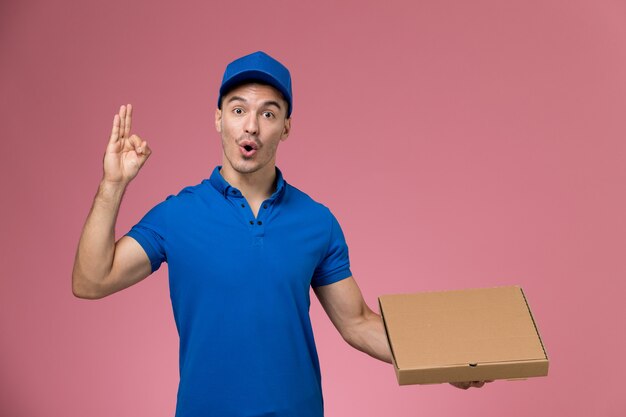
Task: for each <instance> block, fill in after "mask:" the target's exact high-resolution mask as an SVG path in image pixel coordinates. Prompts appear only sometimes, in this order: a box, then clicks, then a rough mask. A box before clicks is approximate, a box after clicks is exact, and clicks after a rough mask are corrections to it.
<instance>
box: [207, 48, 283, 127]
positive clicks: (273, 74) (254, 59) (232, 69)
mask: <svg viewBox="0 0 626 417" xmlns="http://www.w3.org/2000/svg"><path fill="white" fill-rule="evenodd" d="M255 81H257V82H261V83H263V84H268V85H271V86H272V87H274V88H275V89H277V90H278V91H280V92H281V93H282V95H283V97H284V98H285V100H286V101H287V104H288V105H289V107H288V109H287V117H290V116H291V110H292V109H293V104H292V99H291V75H290V74H289V70H288V69H287V67H285V66H284V65H283V64H281V63H280V62H278V61H277V60H275V59H274V58H272V57H271V56H269V55H268V54H266V53H265V52H262V51H258V52H254V53H252V54H250V55H246V56H243V57H241V58H239V59H236V60H234V61H233V62H231V63H230V64H228V66H227V67H226V71H224V78H222V86H221V87H220V95H219V97H218V98H217V107H218V108H221V102H222V96H224V95H225V94H228V92H229V91H230V90H232V89H233V88H234V87H236V86H238V85H241V84H244V83H247V82H255Z"/></svg>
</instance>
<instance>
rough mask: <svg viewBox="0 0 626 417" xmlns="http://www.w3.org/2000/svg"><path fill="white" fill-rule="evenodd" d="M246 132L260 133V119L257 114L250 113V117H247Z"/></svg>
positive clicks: (250, 133)
mask: <svg viewBox="0 0 626 417" xmlns="http://www.w3.org/2000/svg"><path fill="white" fill-rule="evenodd" d="M245 130H246V133H247V134H249V135H256V134H257V133H259V121H258V120H257V117H256V114H254V113H250V114H249V115H248V118H247V119H246V124H245Z"/></svg>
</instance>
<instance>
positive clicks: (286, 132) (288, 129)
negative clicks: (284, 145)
mask: <svg viewBox="0 0 626 417" xmlns="http://www.w3.org/2000/svg"><path fill="white" fill-rule="evenodd" d="M289 132H291V117H289V118H288V119H285V127H284V128H283V134H282V135H281V136H280V140H287V137H288V136H289Z"/></svg>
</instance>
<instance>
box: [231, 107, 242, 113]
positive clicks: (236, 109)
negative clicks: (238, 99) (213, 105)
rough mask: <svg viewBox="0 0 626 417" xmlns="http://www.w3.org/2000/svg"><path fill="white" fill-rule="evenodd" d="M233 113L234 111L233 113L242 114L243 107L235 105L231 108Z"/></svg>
mask: <svg viewBox="0 0 626 417" xmlns="http://www.w3.org/2000/svg"><path fill="white" fill-rule="evenodd" d="M233 113H235V114H243V109H241V108H239V107H237V108H235V109H233Z"/></svg>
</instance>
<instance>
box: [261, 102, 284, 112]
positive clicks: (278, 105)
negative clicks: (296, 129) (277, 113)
mask: <svg viewBox="0 0 626 417" xmlns="http://www.w3.org/2000/svg"><path fill="white" fill-rule="evenodd" d="M263 104H264V105H265V106H276V107H278V109H279V110H282V109H283V108H282V106H281V105H280V103H279V102H277V101H275V100H268V101H266V102H264V103H263Z"/></svg>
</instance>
